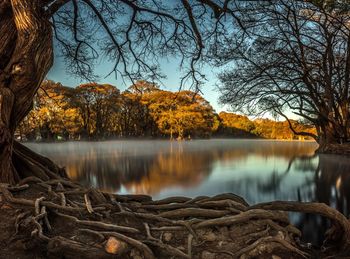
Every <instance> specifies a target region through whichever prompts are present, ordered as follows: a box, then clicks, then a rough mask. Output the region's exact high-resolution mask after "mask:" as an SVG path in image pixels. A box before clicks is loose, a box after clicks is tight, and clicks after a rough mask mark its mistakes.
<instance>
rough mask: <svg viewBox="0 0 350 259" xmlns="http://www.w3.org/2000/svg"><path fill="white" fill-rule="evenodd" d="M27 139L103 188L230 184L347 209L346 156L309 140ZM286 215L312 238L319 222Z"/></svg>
mask: <svg viewBox="0 0 350 259" xmlns="http://www.w3.org/2000/svg"><path fill="white" fill-rule="evenodd" d="M26 145H27V146H28V147H30V148H32V149H33V150H35V151H37V152H39V153H41V154H43V155H45V156H47V157H49V158H51V159H52V160H54V161H55V162H56V163H58V164H59V165H60V166H64V167H65V168H66V170H67V172H68V175H69V177H70V178H71V179H73V180H75V181H78V182H80V183H82V184H84V185H87V186H93V187H97V188H99V189H101V190H104V191H107V192H112V193H121V194H125V193H135V194H136V193H138V194H149V195H152V196H153V197H154V199H159V198H164V197H167V196H175V195H176V196H190V197H195V196H199V195H215V194H219V193H224V192H233V193H236V194H238V195H240V196H242V197H244V198H245V199H246V200H247V201H248V203H250V204H254V203H258V202H265V201H272V200H300V201H319V202H325V203H327V204H329V205H331V206H332V207H335V208H337V209H338V210H340V211H341V212H343V213H344V214H346V215H348V214H349V198H350V161H349V159H348V158H347V157H342V156H334V155H314V151H315V149H316V148H317V144H316V143H315V142H298V141H271V140H248V139H247V140H244V139H210V140H192V141H180V142H178V141H167V140H117V141H105V142H62V143H26ZM292 220H293V222H294V223H295V224H296V225H299V227H301V228H310V231H308V230H307V229H306V230H305V231H306V232H307V233H308V234H307V235H310V237H307V238H308V240H311V241H314V242H315V243H317V240H319V239H320V238H321V236H322V234H321V232H322V231H323V229H324V227H325V224H326V223H325V222H323V221H322V219H320V218H316V219H315V218H313V216H310V215H303V216H302V217H301V216H297V217H295V218H294V219H292ZM320 226H322V227H320ZM312 230H313V231H312ZM317 231H320V234H317V233H316V232H317Z"/></svg>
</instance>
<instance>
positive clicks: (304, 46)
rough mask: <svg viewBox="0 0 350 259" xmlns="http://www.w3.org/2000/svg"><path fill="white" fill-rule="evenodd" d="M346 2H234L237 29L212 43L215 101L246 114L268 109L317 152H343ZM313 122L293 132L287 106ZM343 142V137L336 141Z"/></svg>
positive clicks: (348, 61) (348, 46) (349, 43)
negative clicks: (220, 68)
mask: <svg viewBox="0 0 350 259" xmlns="http://www.w3.org/2000/svg"><path fill="white" fill-rule="evenodd" d="M346 2H347V1H285V0H280V1H275V2H274V4H270V3H266V2H265V1H257V2H249V3H247V4H246V5H241V8H242V10H245V11H244V12H245V14H246V15H245V17H244V18H243V19H242V20H241V21H242V23H243V28H244V29H241V30H233V31H232V33H233V36H231V37H226V38H225V40H226V44H221V45H217V48H214V49H213V53H214V55H216V57H217V58H218V60H219V61H218V62H219V64H221V65H222V64H226V65H227V64H230V66H231V67H232V69H227V70H226V71H225V72H223V73H221V74H220V80H221V85H220V91H221V93H222V96H221V101H222V102H223V103H225V104H230V105H232V107H233V109H234V110H239V111H244V112H245V113H250V114H261V113H264V112H274V113H276V114H278V115H280V116H282V117H284V118H285V119H287V120H288V122H289V124H290V127H291V129H292V131H293V132H294V133H297V134H300V135H304V136H310V137H313V138H314V139H316V140H317V142H318V143H319V145H320V146H319V149H318V151H320V152H334V153H338V152H339V153H349V152H350V144H349V142H350V130H349V129H350V127H349V125H350V124H349V123H350V113H349V112H350V108H349V105H350V98H349V94H350V90H349V89H350V83H349V82H350V26H349V22H350V16H349V11H350V10H349V4H348V3H346ZM290 112H293V113H294V114H295V115H297V116H299V117H301V118H302V119H304V121H307V122H308V123H309V124H313V125H315V127H316V130H317V134H313V133H311V132H305V131H298V130H297V129H295V128H294V127H293V125H292V123H291V121H290V120H289V117H290V116H289V117H288V113H289V114H290ZM344 143H346V144H344Z"/></svg>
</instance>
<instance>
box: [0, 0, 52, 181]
mask: <svg viewBox="0 0 350 259" xmlns="http://www.w3.org/2000/svg"><path fill="white" fill-rule="evenodd" d="M41 6H42V4H41V1H40V0H4V1H2V2H1V3H0V17H1V19H0V35H1V45H0V181H1V182H6V183H15V182H16V181H18V179H19V178H20V177H21V175H18V173H17V171H18V172H19V170H16V167H18V166H23V165H24V164H26V166H27V170H26V171H27V172H28V171H33V170H34V171H35V170H36V164H40V163H39V162H36V161H34V162H33V161H32V162H30V156H35V155H34V153H31V154H29V153H27V156H28V157H24V156H21V157H20V156H19V155H18V154H19V152H14V132H15V129H16V126H17V125H18V124H19V123H20V121H21V120H22V119H23V118H24V117H25V116H26V115H27V114H28V112H29V111H30V110H31V108H32V103H33V97H34V95H35V93H36V92H37V90H38V88H39V86H40V84H41V82H42V80H43V79H44V77H45V75H46V74H47V72H48V70H49V69H50V67H51V66H52V63H53V49H52V29H51V25H50V23H49V20H48V18H47V17H46V16H45V13H44V10H43V9H42V8H41ZM24 160H26V163H25V162H24ZM42 167H44V168H47V167H48V166H47V165H46V164H45V163H44V164H43V165H42ZM21 169H22V168H21ZM21 174H22V171H21ZM48 177H49V176H48Z"/></svg>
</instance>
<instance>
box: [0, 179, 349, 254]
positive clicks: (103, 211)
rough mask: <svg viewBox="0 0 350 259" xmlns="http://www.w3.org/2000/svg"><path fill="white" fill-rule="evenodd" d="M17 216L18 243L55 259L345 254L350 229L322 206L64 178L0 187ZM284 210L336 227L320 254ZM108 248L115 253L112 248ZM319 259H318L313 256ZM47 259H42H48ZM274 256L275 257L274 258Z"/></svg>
mask: <svg viewBox="0 0 350 259" xmlns="http://www.w3.org/2000/svg"><path fill="white" fill-rule="evenodd" d="M0 192H1V200H2V201H1V202H2V204H3V205H4V204H7V205H8V206H12V207H13V208H14V209H16V212H17V216H16V219H15V226H14V229H15V238H16V239H22V240H23V242H25V243H26V247H27V248H28V253H30V251H31V250H30V249H32V250H33V249H34V250H36V251H41V254H42V255H45V256H47V257H53V258H78V257H79V258H116V256H117V258H135V259H141V258H147V259H151V258H223V259H225V258H256V257H258V258H271V257H272V258H312V257H317V258H321V257H327V256H330V255H335V254H336V255H337V256H338V257H341V256H346V255H348V254H350V223H349V221H348V219H347V218H346V217H345V216H343V215H342V214H341V213H339V212H338V211H336V210H334V209H332V208H330V207H328V206H326V205H325V204H319V203H299V202H283V201H276V202H271V203H263V204H257V205H254V206H249V204H247V202H245V201H244V199H242V198H241V197H239V196H237V195H234V194H222V195H217V196H214V197H206V196H202V197H197V198H193V199H192V198H187V197H171V198H166V199H163V200H159V201H153V200H152V199H151V197H149V196H146V195H135V196H133V195H114V194H106V193H102V192H99V191H98V190H94V189H91V188H90V189H89V188H84V187H82V186H80V185H78V184H76V183H72V182H70V181H69V180H65V179H53V180H52V179H51V180H47V181H44V180H42V179H40V178H37V177H33V176H31V177H28V178H25V179H23V180H22V181H21V182H20V183H19V184H18V185H17V186H9V185H6V184H0ZM286 211H298V212H304V213H316V214H319V215H321V216H324V217H326V218H328V219H329V220H330V221H331V222H332V223H333V224H332V227H331V229H330V230H329V231H328V236H327V239H326V240H325V242H324V246H323V248H322V249H320V251H313V250H310V249H309V248H308V247H307V246H305V245H303V244H302V243H301V242H300V236H301V233H300V231H299V230H298V229H296V228H295V227H294V226H292V225H291V224H290V223H289V220H288V214H287V213H286ZM111 246H112V247H111ZM315 255H317V256H315ZM45 256H44V257H45ZM273 256H274V257H273Z"/></svg>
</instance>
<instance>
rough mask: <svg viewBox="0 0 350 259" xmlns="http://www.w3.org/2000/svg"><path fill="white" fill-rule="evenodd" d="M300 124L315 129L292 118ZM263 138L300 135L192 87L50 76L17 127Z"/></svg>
mask: <svg viewBox="0 0 350 259" xmlns="http://www.w3.org/2000/svg"><path fill="white" fill-rule="evenodd" d="M292 123H293V125H294V127H295V128H297V129H300V130H303V131H310V132H315V130H314V128H313V127H311V126H308V125H303V124H300V123H298V122H297V121H292ZM213 135H214V136H225V137H259V138H271V139H298V137H297V136H295V134H293V132H292V131H291V130H290V129H289V125H288V123H287V122H286V121H284V122H278V121H274V120H270V119H258V120H250V119H249V118H248V117H247V116H243V115H238V114H234V113H227V112H221V113H220V114H216V113H215V111H214V109H213V107H212V106H211V105H210V103H209V102H208V101H207V100H205V99H204V98H203V97H202V96H200V95H199V94H196V93H194V92H192V91H188V90H186V91H178V92H171V91H166V90H162V89H160V88H159V86H157V85H155V84H152V83H150V82H147V81H137V82H136V83H135V84H134V85H132V86H130V87H129V88H128V89H127V90H125V91H124V92H121V91H120V90H119V89H117V88H116V87H115V86H112V85H109V84H97V83H88V84H82V85H79V86H77V87H75V88H70V87H65V86H63V85H62V84H60V83H55V82H53V81H45V82H44V83H43V84H42V86H41V88H40V89H39V91H38V94H37V95H36V97H35V100H34V107H33V110H32V111H31V113H30V114H29V115H28V116H27V117H26V118H25V120H24V121H23V122H22V123H21V124H20V126H19V127H18V129H17V137H18V138H20V139H22V140H59V139H63V140H79V139H108V138H119V137H123V138H125V137H166V138H177V139H189V138H196V137H197V138H198V137H200V138H203V137H205V138H207V137H210V136H213Z"/></svg>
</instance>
